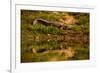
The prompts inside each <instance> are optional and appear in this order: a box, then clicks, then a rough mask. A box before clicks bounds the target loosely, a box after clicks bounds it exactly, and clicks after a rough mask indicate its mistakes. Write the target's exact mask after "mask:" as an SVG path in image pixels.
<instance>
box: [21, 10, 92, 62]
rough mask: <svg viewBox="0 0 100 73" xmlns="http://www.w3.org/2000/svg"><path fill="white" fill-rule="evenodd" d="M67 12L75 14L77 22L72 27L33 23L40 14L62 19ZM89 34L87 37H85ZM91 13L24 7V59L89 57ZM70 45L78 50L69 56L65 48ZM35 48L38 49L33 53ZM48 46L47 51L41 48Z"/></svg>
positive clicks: (26, 60)
mask: <svg viewBox="0 0 100 73" xmlns="http://www.w3.org/2000/svg"><path fill="white" fill-rule="evenodd" d="M64 16H69V17H70V16H71V17H74V18H75V19H76V20H77V21H78V22H77V23H74V24H72V25H68V26H72V27H71V28H68V29H65V30H63V29H60V28H59V27H55V26H51V25H50V26H45V25H43V24H41V23H36V24H35V25H33V23H32V22H33V20H34V19H37V18H41V19H45V20H48V21H56V22H59V20H60V19H63V17H64ZM84 38H86V39H84ZM88 38H89V13H73V12H52V11H32V10H21V62H22V63H27V62H45V61H67V60H88V59H89V54H90V52H89V39H88ZM69 47H71V48H72V50H73V51H74V52H75V54H74V55H73V56H72V57H69V58H67V57H66V55H65V54H64V53H61V51H63V50H67V49H68V48H69ZM33 48H34V50H35V51H37V53H35V54H34V53H33V52H32V49H33ZM42 49H45V51H44V52H39V53H38V51H40V50H42Z"/></svg>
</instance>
